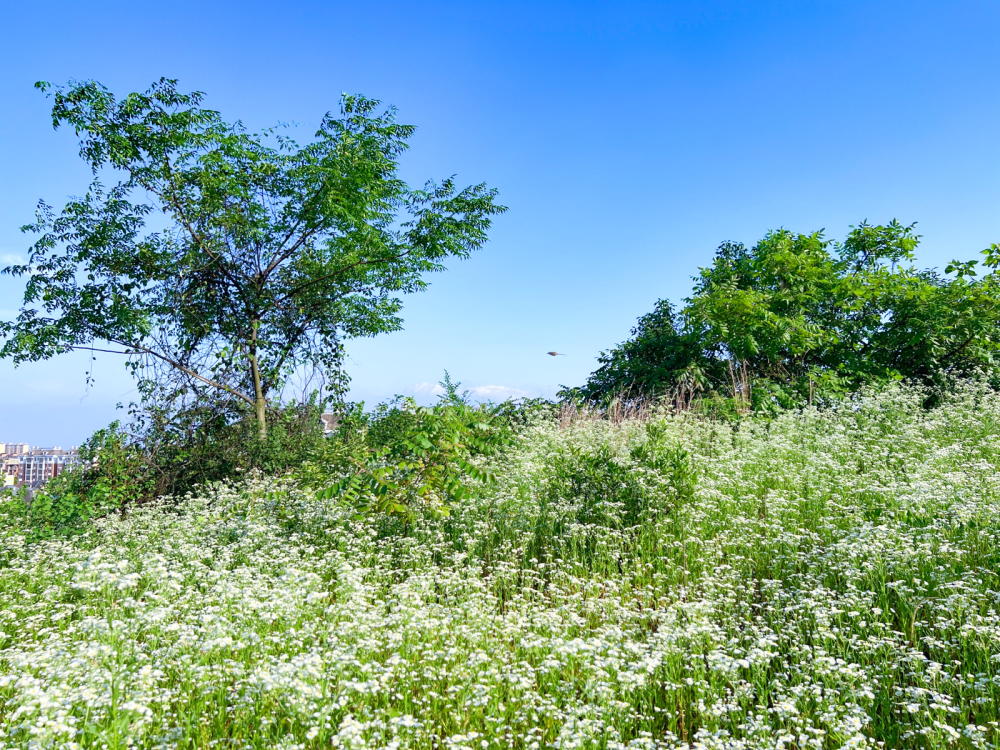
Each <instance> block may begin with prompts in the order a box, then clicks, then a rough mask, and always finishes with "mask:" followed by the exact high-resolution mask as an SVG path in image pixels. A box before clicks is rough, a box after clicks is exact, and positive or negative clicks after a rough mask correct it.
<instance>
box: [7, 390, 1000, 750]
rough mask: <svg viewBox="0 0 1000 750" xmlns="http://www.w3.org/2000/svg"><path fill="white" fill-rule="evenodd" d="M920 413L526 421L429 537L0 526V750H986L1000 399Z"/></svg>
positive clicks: (995, 644)
mask: <svg viewBox="0 0 1000 750" xmlns="http://www.w3.org/2000/svg"><path fill="white" fill-rule="evenodd" d="M926 399H927V393H926V392H925V391H923V390H921V389H919V388H910V387H906V388H904V387H898V386H896V387H891V388H889V389H888V390H886V391H884V392H883V393H880V394H877V395H876V394H864V395H860V396H857V397H855V398H853V399H852V400H851V401H848V402H845V403H843V404H841V405H836V406H835V407H834V408H830V409H826V410H822V411H820V410H816V409H804V410H796V411H787V412H783V413H781V414H779V415H778V416H777V417H774V418H764V417H761V416H751V417H748V418H747V419H744V420H743V421H742V422H741V423H740V424H739V425H736V426H734V425H731V424H727V423H724V422H719V421H715V420H705V419H700V418H695V417H693V416H691V415H690V414H669V415H663V416H656V417H649V418H647V419H646V420H639V421H635V420H633V421H625V422H620V423H617V424H616V423H612V422H610V421H607V420H586V419H584V420H578V421H576V422H574V423H572V424H569V425H563V426H562V427H561V426H560V423H559V422H558V421H555V420H543V421H539V422H537V423H535V424H534V425H532V426H529V427H528V428H527V430H526V431H525V432H523V433H522V434H521V436H520V437H519V438H517V440H516V445H515V446H514V447H513V448H512V449H510V450H508V451H507V452H504V453H501V454H496V455H493V456H489V455H482V456H479V457H477V458H475V459H474V460H475V461H476V462H477V464H478V465H479V466H481V468H482V469H483V470H484V471H490V472H492V473H493V474H495V482H494V483H492V484H489V485H483V486H482V487H481V488H480V489H479V491H477V492H475V493H472V494H471V495H470V496H469V497H468V498H467V500H466V501H464V502H463V503H459V504H456V505H454V506H453V508H452V512H451V514H450V515H448V516H442V515H440V514H435V513H421V514H418V515H417V516H416V517H415V518H410V517H407V516H406V515H405V514H391V515H385V514H373V515H364V516H359V515H358V514H357V511H356V508H355V507H354V506H352V505H351V504H349V503H344V502H340V501H338V500H337V499H335V498H330V497H327V496H326V495H325V494H324V493H323V492H322V491H317V490H311V489H304V488H302V487H301V486H297V485H295V484H292V483H289V482H288V481H287V480H286V481H284V482H278V481H275V480H273V479H257V480H249V481H243V482H239V483H234V484H225V485H214V486H212V487H209V488H206V489H205V490H204V491H203V492H201V493H199V494H198V495H196V496H193V497H187V498H183V499H177V500H169V499H166V500H163V501H161V502H159V503H151V504H146V505H141V506H138V507H136V508H134V509H133V510H132V512H130V513H128V514H127V515H124V516H123V515H121V514H113V515H109V516H106V517H104V518H101V519H97V520H95V521H94V522H92V525H90V526H89V528H88V530H87V532H86V533H85V534H83V535H81V536H78V537H77V538H75V539H72V540H65V539H58V540H42V541H35V542H31V541H28V540H27V539H26V537H25V532H24V530H23V527H22V526H20V525H19V523H20V521H19V519H18V517H17V516H16V515H15V514H12V513H11V505H10V503H5V504H3V505H0V514H2V520H0V633H2V634H0V697H2V700H0V745H2V746H5V747H27V746H31V747H81V748H108V749H109V750H118V749H120V748H126V747H128V746H142V747H163V748H167V747H211V746H218V745H224V746H229V747H259V748H292V747H295V748H313V747H316V748H318V747H330V746H331V745H333V746H339V747H353V748H365V747H372V748H376V747H378V748H386V747H389V748H399V749H403V748H428V747H438V748H450V749H451V750H471V749H472V748H478V749H480V750H482V749H483V748H485V749H486V750H489V748H518V749H521V748H523V749H526V750H530V749H531V748H541V747H555V748H579V747H607V748H612V749H618V748H621V749H624V748H649V749H650V750H659V749H661V748H662V749H665V748H671V749H674V748H676V749H678V750H679V749H680V748H690V747H695V748H702V749H705V750H708V749H712V750H723V749H725V750H734V749H735V748H747V749H748V750H757V749H761V750H763V749H764V748H768V749H776V748H823V749H826V750H833V749H834V748H842V747H857V748H873V749H874V748H877V747H884V748H934V749H935V750H936V749H938V748H940V749H942V750H943V749H945V748H949V749H950V748H962V749H963V750H964V749H968V750H972V749H973V748H975V749H980V748H981V749H982V750H988V749H989V748H995V747H996V746H997V744H998V743H1000V708H998V707H1000V580H998V578H997V571H998V570H1000V556H998V555H1000V553H998V550H1000V484H998V482H997V477H998V476H1000V471H998V470H1000V396H998V395H997V394H996V393H994V392H993V391H991V390H990V389H989V388H988V387H985V386H981V385H978V384H975V383H968V384H965V385H960V386H959V387H958V388H957V389H956V390H954V391H952V392H950V393H946V394H945V395H944V396H943V401H942V403H941V404H940V405H939V407H938V408H936V409H932V410H927V409H925V408H924V402H925V401H926ZM403 411H406V410H405V409H404V410H403ZM394 418H400V417H394ZM290 518H294V519H295V523H294V524H290V523H289V521H288V519H290Z"/></svg>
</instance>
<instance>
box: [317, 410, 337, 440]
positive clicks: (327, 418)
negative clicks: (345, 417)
mask: <svg viewBox="0 0 1000 750" xmlns="http://www.w3.org/2000/svg"><path fill="white" fill-rule="evenodd" d="M320 419H321V420H322V422H323V434H324V435H332V434H333V433H334V431H336V429H337V427H338V426H339V425H340V415H339V414H330V413H327V414H321V415H320Z"/></svg>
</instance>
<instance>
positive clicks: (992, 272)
mask: <svg viewBox="0 0 1000 750" xmlns="http://www.w3.org/2000/svg"><path fill="white" fill-rule="evenodd" d="M918 240H919V236H918V235H916V234H915V233H914V231H913V227H912V226H903V225H901V224H899V223H897V222H892V223H890V224H888V225H885V226H871V225H869V224H867V223H864V224H861V225H860V226H858V227H855V228H853V229H852V231H851V232H850V234H849V235H848V237H847V239H846V240H845V241H844V242H843V243H833V242H831V241H829V240H826V239H825V238H824V237H823V235H822V234H821V233H819V232H816V233H813V234H808V235H806V234H795V233H793V232H789V231H787V230H779V231H774V232H770V233H768V235H767V236H766V237H764V239H763V240H761V241H760V242H759V243H757V244H756V245H755V246H754V247H752V248H747V247H745V246H744V245H742V244H735V243H724V244H723V245H722V246H720V247H719V249H718V251H717V252H716V255H715V259H714V261H713V263H712V265H711V266H709V267H708V268H705V269H702V271H701V273H700V275H699V276H698V277H697V278H696V283H695V287H694V291H693V293H692V295H691V297H690V298H689V299H687V300H685V303H686V304H685V306H684V307H683V309H681V310H679V311H677V310H675V309H674V308H673V307H672V306H671V305H670V304H669V303H667V302H663V301H661V302H659V303H658V304H657V306H656V309H655V310H654V311H653V312H652V313H650V314H648V315H646V316H643V317H642V318H640V320H639V324H638V325H637V326H636V328H634V329H633V330H632V338H631V339H630V340H628V341H626V342H624V343H623V344H621V345H619V346H617V347H615V348H614V349H613V350H611V351H610V352H606V353H602V355H601V357H600V363H601V366H600V368H599V369H598V370H597V371H596V372H594V373H593V375H592V376H591V377H590V378H589V380H588V382H587V383H586V385H585V386H583V387H582V388H580V389H575V390H574V389H569V390H567V391H566V392H565V394H564V395H567V396H570V397H576V398H581V399H585V400H588V401H591V402H595V403H607V401H608V400H609V399H611V398H614V397H620V396H625V397H633V396H670V397H672V399H673V400H674V401H675V402H676V403H677V405H678V406H684V407H687V406H690V405H691V402H692V400H693V399H696V398H702V397H706V396H713V395H716V396H725V397H726V398H729V399H732V400H733V401H735V402H736V405H737V407H738V410H741V411H746V410H749V409H750V408H758V409H759V408H767V409H770V408H773V407H775V406H785V407H787V406H792V405H797V404H803V403H812V402H814V401H815V400H816V399H829V398H831V397H836V396H837V395H841V394H843V393H845V392H847V391H852V390H856V389H857V388H859V387H861V386H863V385H872V384H876V383H885V382H889V381H893V380H901V379H915V380H918V381H923V382H929V381H932V380H934V379H935V378H939V377H940V376H941V374H942V373H969V372H971V371H973V370H977V369H979V370H985V371H992V370H993V369H994V367H995V364H996V351H997V346H998V342H1000V280H998V276H997V273H996V268H997V261H998V256H997V250H996V247H995V246H994V247H993V248H991V249H990V250H987V251H985V255H986V259H985V264H984V265H985V267H986V269H987V273H986V274H985V275H984V276H982V277H981V278H977V277H976V276H977V274H976V269H975V266H976V265H977V262H976V261H970V262H958V261H955V262H953V263H952V264H950V265H949V266H948V268H946V269H945V270H946V272H947V273H950V274H951V275H942V274H940V273H938V272H937V271H935V270H919V269H917V268H915V267H914V266H913V265H912V260H913V257H914V256H913V252H914V249H915V248H916V246H917V242H918Z"/></svg>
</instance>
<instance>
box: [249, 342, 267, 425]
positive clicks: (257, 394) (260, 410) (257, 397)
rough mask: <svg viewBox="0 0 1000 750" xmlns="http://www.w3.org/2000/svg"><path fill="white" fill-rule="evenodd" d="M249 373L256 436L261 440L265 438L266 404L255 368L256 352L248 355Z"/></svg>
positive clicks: (258, 373)
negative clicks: (255, 417)
mask: <svg viewBox="0 0 1000 750" xmlns="http://www.w3.org/2000/svg"><path fill="white" fill-rule="evenodd" d="M250 371H251V373H252V374H253V395H254V407H255V408H256V409H257V430H258V432H257V434H258V436H259V437H260V439H261V440H263V439H264V438H266V437H267V403H266V402H265V401H264V389H263V388H262V387H261V382H260V368H259V367H258V366H257V352H256V351H254V352H252V353H251V354H250Z"/></svg>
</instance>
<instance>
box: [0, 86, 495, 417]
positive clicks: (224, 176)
mask: <svg viewBox="0 0 1000 750" xmlns="http://www.w3.org/2000/svg"><path fill="white" fill-rule="evenodd" d="M36 85H37V86H38V88H40V89H41V90H43V91H47V92H49V93H50V94H51V95H52V97H53V101H54V103H53V108H52V122H53V126H54V127H56V128H58V127H60V126H61V125H64V124H65V125H68V126H69V127H71V128H73V131H74V132H75V134H76V136H77V138H78V139H79V144H80V149H79V152H80V156H81V158H82V159H83V160H84V161H85V162H86V163H87V164H88V165H89V166H90V167H91V169H92V171H93V175H94V179H93V181H92V183H91V184H90V186H89V188H88V190H87V192H86V193H85V194H84V195H83V197H80V198H75V199H73V200H70V201H69V202H68V203H67V204H66V205H65V206H64V207H63V208H62V210H61V211H56V210H55V209H53V208H52V207H50V206H48V205H46V204H44V203H41V204H40V205H39V209H38V213H37V216H36V220H35V222H34V223H32V224H30V225H28V226H26V227H24V230H25V231H28V232H33V233H36V234H37V235H38V238H37V241H35V243H34V245H33V246H32V248H31V252H30V257H29V258H28V260H27V262H26V263H24V264H21V265H14V266H10V267H8V268H6V269H4V271H3V273H6V274H9V275H13V276H23V277H26V289H25V294H24V304H23V307H22V309H21V311H20V314H19V316H18V317H17V319H16V320H15V321H12V322H8V323H2V324H0V335H2V336H3V347H2V348H0V357H9V358H12V359H13V361H14V362H15V364H17V363H20V362H24V361H31V360H38V359H43V358H48V357H51V356H54V355H56V354H60V353H62V352H66V351H69V350H72V349H80V348H84V349H92V348H93V349H96V350H100V351H115V352H119V353H122V354H125V355H126V356H127V357H128V362H129V364H130V365H131V367H132V368H133V372H134V373H135V374H136V375H137V376H138V377H139V378H140V380H141V382H143V383H144V384H147V385H149V384H152V383H156V384H158V385H160V386H161V387H165V388H166V392H167V393H168V394H170V395H171V396H176V395H177V394H183V393H189V392H199V393H214V394H215V395H219V394H225V395H226V396H227V397H229V398H233V399H237V400H239V401H242V402H244V403H245V404H247V405H249V406H251V407H253V409H254V410H255V414H256V416H257V419H258V422H259V425H260V430H261V433H262V434H263V433H264V432H266V417H265V415H266V405H267V403H268V399H269V398H271V397H273V396H274V395H275V394H276V393H279V392H280V390H281V388H282V386H283V384H284V383H285V382H286V379H287V378H288V376H289V374H290V373H291V372H292V371H293V370H294V369H295V368H296V367H300V366H303V365H310V366H315V367H320V368H322V369H323V370H324V371H326V372H327V373H328V374H329V375H330V376H331V377H336V373H337V372H338V371H339V362H340V355H341V341H342V340H343V339H344V338H349V337H357V336H373V335H376V334H378V333H383V332H387V331H392V330H396V329H398V328H400V326H401V320H400V318H399V312H400V309H401V305H402V303H401V300H400V298H399V296H398V295H400V294H403V293H408V292H415V291H419V290H421V289H423V288H424V287H425V285H426V282H425V280H424V275H425V274H427V273H430V272H435V271H440V270H442V269H443V268H444V266H443V262H444V261H445V260H446V259H448V258H466V257H468V256H469V254H470V253H471V252H473V251H475V250H477V249H479V248H481V247H482V245H483V244H484V242H485V241H486V239H487V230H488V229H489V227H490V223H491V218H492V217H493V216H495V215H497V214H499V213H501V212H503V211H504V210H505V208H504V207H503V206H500V205H498V204H497V203H496V201H495V198H496V191H495V190H493V189H489V188H487V187H486V186H485V185H484V184H477V185H472V186H470V187H466V188H464V189H459V188H457V187H456V184H455V182H454V180H453V179H451V178H449V179H445V180H442V181H441V182H439V183H435V182H428V183H427V184H426V185H424V186H423V187H420V188H416V187H411V186H410V185H408V184H407V183H406V182H404V181H403V180H402V179H401V178H400V176H399V157H400V155H401V154H402V153H403V152H404V151H405V150H406V149H407V147H408V144H407V141H408V140H409V139H410V137H411V136H412V134H413V132H414V128H413V127H412V126H410V125H403V124H400V123H399V122H397V119H396V112H395V110H394V109H393V108H391V107H390V108H383V107H382V106H381V104H380V103H379V102H378V101H376V100H373V99H367V98H364V97H361V96H348V95H344V96H343V97H342V99H341V102H340V115H339V116H333V115H330V114H327V115H326V116H325V117H324V118H323V119H322V122H321V123H320V126H319V129H318V130H317V131H316V133H315V137H314V138H313V139H312V141H311V142H310V143H308V144H306V145H299V144H298V143H296V142H295V141H293V140H292V139H291V138H289V137H288V136H287V135H286V134H285V132H284V130H283V129H282V128H273V129H269V130H265V131H262V132H260V133H252V132H250V131H248V130H247V129H246V128H245V127H244V126H243V125H242V123H240V122H235V123H229V122H226V121H224V120H223V119H222V117H221V115H220V114H219V113H218V112H216V111H214V110H210V109H205V108H203V107H202V106H201V104H202V100H203V94H202V93H199V92H195V93H182V92H181V91H180V90H178V88H177V82H176V81H174V80H168V79H160V80H159V81H158V82H156V83H155V84H153V86H152V87H151V88H150V89H149V90H147V91H146V92H144V93H132V94H129V95H127V96H125V97H124V98H122V99H117V98H116V97H115V96H114V95H113V94H112V93H111V92H109V91H108V90H107V89H106V88H104V87H103V86H101V85H100V84H99V83H97V82H94V81H86V82H82V83H79V82H71V83H70V84H68V85H67V86H52V85H50V84H48V83H44V82H42V83H39V84H36Z"/></svg>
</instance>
